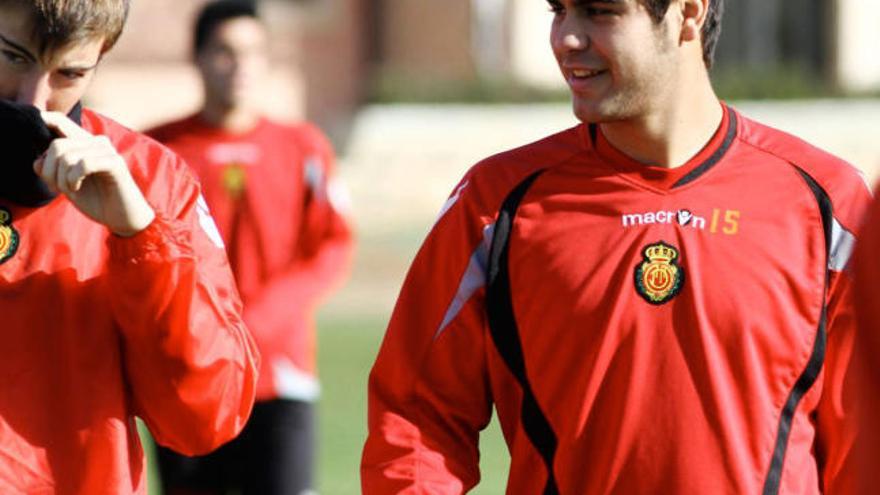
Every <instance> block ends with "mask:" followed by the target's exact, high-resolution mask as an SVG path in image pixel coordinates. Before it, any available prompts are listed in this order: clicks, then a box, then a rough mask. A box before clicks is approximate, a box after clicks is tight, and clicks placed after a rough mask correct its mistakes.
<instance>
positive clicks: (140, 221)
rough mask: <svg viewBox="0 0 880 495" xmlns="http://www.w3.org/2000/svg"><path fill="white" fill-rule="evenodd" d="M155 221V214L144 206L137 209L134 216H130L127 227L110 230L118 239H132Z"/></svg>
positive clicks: (148, 207) (147, 206)
mask: <svg viewBox="0 0 880 495" xmlns="http://www.w3.org/2000/svg"><path fill="white" fill-rule="evenodd" d="M155 219H156V212H155V211H153V209H152V208H150V206H149V205H145V206H144V207H143V208H139V209H138V210H137V212H135V214H134V215H132V218H131V221H130V222H129V224H128V225H126V226H122V227H117V228H112V229H110V230H111V231H112V232H113V234H115V235H117V236H119V237H134V236H136V235H138V234H140V233H141V232H143V231H144V230H146V228H147V227H149V226H150V225H151V224H152V223H153V221H154V220H155Z"/></svg>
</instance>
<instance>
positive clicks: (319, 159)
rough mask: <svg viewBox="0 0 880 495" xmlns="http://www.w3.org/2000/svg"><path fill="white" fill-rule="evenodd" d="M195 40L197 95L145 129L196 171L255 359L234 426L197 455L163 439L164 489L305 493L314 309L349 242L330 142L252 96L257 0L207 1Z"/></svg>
mask: <svg viewBox="0 0 880 495" xmlns="http://www.w3.org/2000/svg"><path fill="white" fill-rule="evenodd" d="M193 48H194V56H195V63H196V66H197V67H198V69H199V72H200V74H201V78H202V82H203V87H204V104H203V106H202V108H201V110H200V111H199V112H198V113H197V114H195V115H192V116H190V117H187V118H184V119H183V120H180V121H177V122H172V123H169V124H167V125H163V126H161V127H159V128H157V129H154V130H153V131H151V132H150V134H151V135H152V136H154V137H155V138H156V139H158V140H159V141H161V142H163V143H165V144H166V145H168V146H169V147H170V148H172V149H173V150H175V151H176V152H177V153H179V154H180V155H181V156H182V157H183V158H184V159H185V160H186V161H187V163H189V165H190V166H192V168H193V169H194V170H195V171H196V172H197V175H198V176H199V177H200V179H201V181H202V184H203V188H204V193H205V198H206V199H207V202H208V205H209V206H210V207H211V209H212V211H213V212H214V215H215V218H216V220H217V223H218V225H219V229H220V232H221V234H222V236H223V239H224V241H225V243H226V248H227V252H228V255H229V259H230V263H231V265H232V269H233V273H234V275H235V278H236V281H237V283H238V287H239V289H240V291H241V294H242V299H243V301H244V306H245V310H244V318H245V322H246V323H247V324H248V325H250V326H251V331H252V332H253V335H254V337H255V338H256V341H257V344H258V347H259V348H260V350H261V351H262V352H263V354H262V355H263V361H262V367H261V369H260V379H259V382H258V387H257V405H256V406H255V409H254V413H253V415H252V417H251V420H250V421H249V423H248V424H247V426H246V427H245V430H244V432H243V433H242V435H241V436H240V437H239V438H238V439H236V440H235V441H233V442H231V443H230V444H229V445H227V446H224V447H223V448H221V449H220V450H218V451H217V452H215V453H213V454H211V455H208V456H205V457H201V458H188V457H185V456H181V455H178V454H176V453H174V452H172V451H170V450H168V449H162V450H160V452H159V462H160V471H161V476H162V483H163V485H164V488H165V492H166V493H168V494H176V493H226V491H227V490H228V489H241V490H243V492H244V493H253V494H301V493H307V492H308V491H309V490H312V489H313V487H314V483H313V470H314V465H313V464H314V456H315V453H314V450H315V421H314V414H315V413H314V406H313V403H314V401H315V400H316V399H317V398H318V395H319V385H318V382H317V380H316V377H315V359H316V350H315V331H314V311H315V309H316V305H317V303H318V302H319V300H320V298H321V297H322V296H324V295H326V294H327V293H328V292H329V289H330V288H331V287H332V286H333V285H335V284H336V283H337V282H339V281H340V280H341V278H342V277H343V276H344V274H345V273H346V271H347V266H348V260H349V257H350V251H351V248H352V245H351V244H352V241H351V233H350V230H349V227H348V225H347V224H346V221H345V219H344V218H343V217H342V215H341V214H340V212H339V210H338V209H337V206H338V203H339V201H338V200H339V193H340V191H339V190H338V186H337V185H336V184H335V183H334V154H333V151H332V149H331V147H330V144H329V142H328V141H327V139H325V137H324V135H323V134H322V133H321V132H320V131H319V130H318V129H317V128H316V127H314V126H313V125H310V124H307V123H301V124H297V125H283V124H279V123H276V122H272V121H270V120H268V119H267V118H265V117H264V116H263V114H262V113H261V110H260V108H258V105H257V104H256V102H255V101H256V98H255V97H256V96H257V93H258V92H259V91H261V90H263V89H264V88H265V77H266V75H267V71H268V66H269V46H268V35H267V30H266V28H265V26H264V25H263V23H262V22H261V21H260V20H259V19H258V17H257V12H256V8H255V6H254V4H253V3H250V2H241V1H237V0H231V1H230V0H221V1H219V2H214V3H210V4H208V5H207V6H206V7H205V8H204V9H203V10H202V11H201V13H200V14H199V16H198V19H197V21H196V24H195V33H194V47H193Z"/></svg>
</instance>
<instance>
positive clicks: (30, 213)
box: [0, 0, 258, 495]
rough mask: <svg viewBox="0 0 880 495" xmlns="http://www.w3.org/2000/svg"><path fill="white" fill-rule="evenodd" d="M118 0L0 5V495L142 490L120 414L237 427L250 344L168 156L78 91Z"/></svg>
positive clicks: (180, 444) (177, 440)
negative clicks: (90, 105) (86, 104)
mask: <svg viewBox="0 0 880 495" xmlns="http://www.w3.org/2000/svg"><path fill="white" fill-rule="evenodd" d="M128 9H129V4H128V2H127V1H126V0H42V1H36V0H0V143H2V148H3V159H2V171H3V174H2V175H3V177H2V179H0V312H2V314H3V316H2V323H0V333H2V340H3V344H2V346H0V354H2V357H0V381H2V383H3V386H2V388H0V452H2V454H0V493H10V494H12V493H59V494H60V493H64V494H76V495H120V494H132V493H137V494H145V493H146V491H147V488H146V467H145V458H144V453H143V451H142V449H141V444H140V442H139V441H138V436H137V435H138V433H137V430H136V428H135V421H134V418H135V416H138V417H140V418H142V419H143V420H144V421H145V422H146V424H147V426H148V427H149V429H150V431H151V432H152V434H153V437H154V438H155V439H156V441H157V442H158V443H160V444H162V445H166V446H168V447H171V448H174V449H175V450H178V451H180V452H184V453H187V454H190V455H194V454H201V453H206V452H210V451H211V450H213V449H215V448H217V447H218V446H219V445H221V444H222V443H224V442H226V441H228V440H229V439H231V438H232V437H233V436H235V435H236V434H237V433H238V432H239V431H240V429H241V427H242V425H243V424H244V422H245V420H246V419H247V417H248V415H249V414H250V411H251V407H252V405H253V399H254V393H255V388H256V377H257V361H258V357H257V353H256V348H255V346H254V344H253V342H252V340H251V337H250V336H249V334H248V332H247V330H246V329H245V327H244V325H243V323H242V315H241V302H240V300H239V298H238V295H237V293H236V290H235V285H234V281H233V277H232V273H231V272H230V270H229V265H228V263H227V260H226V255H225V253H224V250H223V246H222V239H220V236H219V233H218V232H217V229H216V227H215V226H214V223H213V221H212V220H211V217H210V215H209V214H208V210H207V209H206V208H205V205H204V202H203V201H202V199H201V197H200V196H199V185H198V182H197V181H196V179H195V178H194V176H193V174H192V172H191V171H190V170H189V169H188V168H187V167H186V165H185V164H184V163H183V161H182V160H180V158H179V157H177V156H176V155H174V154H173V153H171V152H169V151H168V149H166V148H165V147H163V146H161V145H159V144H158V143H156V142H155V141H153V140H151V139H148V138H147V137H145V136H143V135H141V134H138V133H136V132H133V131H131V130H128V129H126V128H124V127H123V126H121V125H119V124H117V123H115V122H114V121H112V120H110V119H108V118H106V117H104V116H102V115H99V114H97V113H95V112H92V111H90V110H88V109H84V108H83V107H82V106H81V104H80V102H81V99H82V98H83V95H84V94H85V92H86V90H87V89H88V88H89V85H90V84H91V82H92V80H93V76H94V74H95V72H96V69H97V67H98V65H99V64H100V62H101V60H102V59H103V56H104V55H105V54H106V53H107V52H108V51H109V50H110V49H111V48H112V47H113V46H114V44H115V42H116V41H117V39H118V38H119V36H120V33H121V32H122V28H123V26H124V24H125V21H126V17H127V14H128Z"/></svg>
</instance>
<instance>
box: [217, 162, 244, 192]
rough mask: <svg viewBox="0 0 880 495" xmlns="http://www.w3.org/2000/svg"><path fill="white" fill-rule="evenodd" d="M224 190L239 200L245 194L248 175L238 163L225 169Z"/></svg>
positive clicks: (231, 164)
mask: <svg viewBox="0 0 880 495" xmlns="http://www.w3.org/2000/svg"><path fill="white" fill-rule="evenodd" d="M222 181H223V188H224V189H226V192H227V193H228V194H229V196H230V197H232V198H238V197H240V196H241V194H242V193H243V192H244V188H245V185H246V183H247V173H246V172H245V170H244V167H243V166H241V164H238V163H230V164H229V165H226V166H225V167H224V168H223V178H222Z"/></svg>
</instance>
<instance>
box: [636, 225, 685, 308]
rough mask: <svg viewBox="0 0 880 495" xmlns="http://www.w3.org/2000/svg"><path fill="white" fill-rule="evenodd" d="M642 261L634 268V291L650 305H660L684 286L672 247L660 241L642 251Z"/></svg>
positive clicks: (682, 276)
mask: <svg viewBox="0 0 880 495" xmlns="http://www.w3.org/2000/svg"><path fill="white" fill-rule="evenodd" d="M642 255H643V256H644V260H643V261H642V262H641V263H639V264H638V265H637V266H636V273H635V284H636V291H637V292H638V293H639V295H640V296H642V297H643V298H644V299H645V300H646V301H648V302H649V303H651V304H655V305H660V304H664V303H666V302H668V301H669V300H670V299H672V298H673V297H675V296H676V295H678V293H679V291H680V290H681V287H682V285H683V284H684V270H683V269H682V268H681V266H680V265H679V264H678V258H679V253H678V249H676V248H675V247H674V246H672V245H670V244H667V243H665V242H663V241H660V242H658V243H655V244H650V245H648V246H646V247H645V248H644V249H643V250H642Z"/></svg>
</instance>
